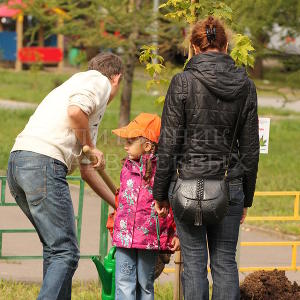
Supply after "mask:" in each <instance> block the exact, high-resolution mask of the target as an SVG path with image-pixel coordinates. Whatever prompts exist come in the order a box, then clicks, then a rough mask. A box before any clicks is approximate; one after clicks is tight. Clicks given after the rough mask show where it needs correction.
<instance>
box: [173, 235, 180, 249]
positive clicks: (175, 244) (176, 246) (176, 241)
mask: <svg viewBox="0 0 300 300" xmlns="http://www.w3.org/2000/svg"><path fill="white" fill-rule="evenodd" d="M171 244H172V246H173V247H172V248H171V251H178V250H180V242H179V238H178V237H177V236H174V237H173V239H172V242H171Z"/></svg>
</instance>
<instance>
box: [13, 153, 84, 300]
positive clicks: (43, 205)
mask: <svg viewBox="0 0 300 300" xmlns="http://www.w3.org/2000/svg"><path fill="white" fill-rule="evenodd" d="M66 175H67V167H66V166H65V165H64V164H63V163H62V162H60V161H58V160H56V159H53V158H51V157H48V156H45V155H41V154H38V153H34V152H29V151H14V152H12V153H11V155H10V158H9V161H8V170H7V181H8V184H9V188H10V191H11V194H12V195H13V197H14V198H15V200H16V202H17V204H18V205H19V206H20V208H21V209H22V211H23V212H24V214H25V215H26V216H27V218H28V219H29V220H30V222H31V223H32V225H33V226H34V227H35V229H36V231H37V233H38V235H39V238H40V240H41V242H42V244H43V258H44V263H43V285H42V288H41V290H40V293H39V296H38V299H39V300H56V299H61V300H68V299H71V288H72V277H73V274H74V272H75V270H76V268H77V264H78V260H79V249H78V244H77V239H76V230H75V218H74V210H73V204H72V200H71V195H70V191H69V186H68V183H67V180H66Z"/></svg>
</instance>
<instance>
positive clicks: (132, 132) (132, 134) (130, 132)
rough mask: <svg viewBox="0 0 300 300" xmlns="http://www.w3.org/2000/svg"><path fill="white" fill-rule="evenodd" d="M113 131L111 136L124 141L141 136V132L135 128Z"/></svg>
mask: <svg viewBox="0 0 300 300" xmlns="http://www.w3.org/2000/svg"><path fill="white" fill-rule="evenodd" d="M129 125H130V124H129ZM129 125H128V126H126V127H122V128H118V129H114V130H113V131H112V133H113V134H115V135H117V136H119V137H121V138H126V139H132V138H136V137H139V136H142V135H143V131H142V130H140V129H137V128H130V126H129Z"/></svg>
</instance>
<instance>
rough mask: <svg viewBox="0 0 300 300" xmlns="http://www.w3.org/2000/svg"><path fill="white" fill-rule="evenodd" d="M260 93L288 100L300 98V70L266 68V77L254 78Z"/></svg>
mask: <svg viewBox="0 0 300 300" xmlns="http://www.w3.org/2000/svg"><path fill="white" fill-rule="evenodd" d="M254 81H255V83H256V86H257V90H258V94H259V95H261V96H269V97H272V96H274V95H276V96H280V97H282V98H284V99H285V100H286V101H295V100H299V99H300V71H296V72H285V71H283V70H282V69H281V68H278V67H276V68H265V70H264V79H263V80H259V79H255V80H254Z"/></svg>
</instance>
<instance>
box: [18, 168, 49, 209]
mask: <svg viewBox="0 0 300 300" xmlns="http://www.w3.org/2000/svg"><path fill="white" fill-rule="evenodd" d="M16 179H17V182H18V184H19V185H20V187H21V188H22V189H23V191H24V192H25V195H26V199H27V201H28V203H29V204H31V205H34V206H36V205H39V204H40V203H41V202H42V201H43V200H44V199H45V198H46V196H47V167H46V166H28V167H19V166H16Z"/></svg>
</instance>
